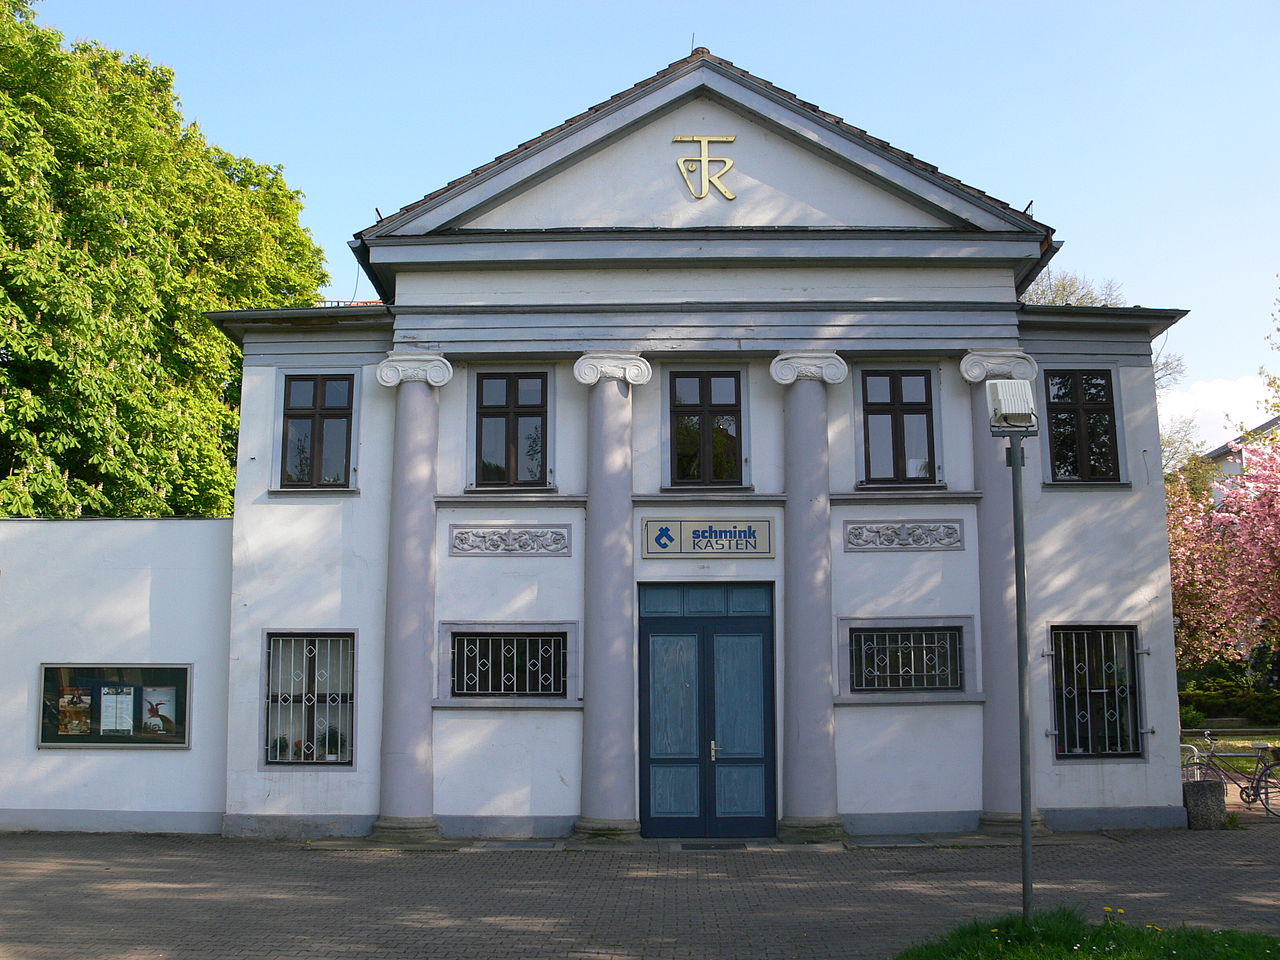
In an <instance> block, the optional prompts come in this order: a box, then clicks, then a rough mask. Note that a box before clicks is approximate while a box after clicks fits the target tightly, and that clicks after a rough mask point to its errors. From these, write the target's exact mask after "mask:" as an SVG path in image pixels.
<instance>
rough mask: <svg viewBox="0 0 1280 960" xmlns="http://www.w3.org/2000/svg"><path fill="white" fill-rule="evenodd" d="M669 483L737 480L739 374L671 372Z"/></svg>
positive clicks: (739, 469) (739, 480)
mask: <svg viewBox="0 0 1280 960" xmlns="http://www.w3.org/2000/svg"><path fill="white" fill-rule="evenodd" d="M670 383H671V395H670V396H671V403H670V407H671V483H672V484H673V485H676V486H685V485H689V486H713V485H715V484H726V485H727V484H740V483H742V378H741V376H740V375H739V374H737V373H733V372H722V373H673V374H671V381H670Z"/></svg>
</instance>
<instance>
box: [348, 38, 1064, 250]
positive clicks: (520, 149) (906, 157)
mask: <svg viewBox="0 0 1280 960" xmlns="http://www.w3.org/2000/svg"><path fill="white" fill-rule="evenodd" d="M700 60H705V61H707V62H708V63H713V64H715V65H716V66H719V67H722V68H724V69H725V70H727V71H729V72H730V73H733V74H736V75H737V76H739V77H742V78H743V79H744V80H748V81H750V82H751V83H754V84H757V85H758V86H761V87H764V88H765V89H766V90H769V91H770V92H772V93H774V94H776V95H778V96H780V97H783V98H784V99H786V100H788V101H790V102H791V104H792V105H794V106H796V107H799V108H801V109H803V110H807V111H808V112H810V113H812V114H813V115H814V116H816V117H818V118H820V119H822V120H825V121H827V122H828V123H832V124H834V125H836V126H837V127H839V128H840V129H841V130H844V131H845V132H847V133H852V134H854V135H856V136H858V137H861V138H863V139H864V140H866V141H867V142H868V143H870V144H872V145H873V146H875V147H877V148H879V149H881V150H883V151H885V152H886V153H889V154H891V155H892V156H894V157H896V158H898V159H899V160H901V161H903V162H904V163H905V164H907V165H908V166H910V167H914V168H915V169H916V170H919V171H921V172H923V173H926V174H928V175H930V176H933V177H935V178H937V179H939V180H942V181H943V182H945V183H948V184H950V185H951V186H953V187H957V188H959V189H960V190H962V191H964V192H965V193H968V194H970V195H971V196H973V197H975V198H977V199H979V200H981V201H983V202H985V203H989V204H992V205H993V206H996V207H998V208H999V209H1001V210H1003V211H1005V212H1006V213H1010V214H1013V215H1014V216H1015V217H1016V218H1017V219H1019V220H1021V221H1022V222H1023V223H1025V224H1027V226H1029V227H1031V228H1032V229H1035V230H1040V231H1044V232H1045V233H1051V232H1052V231H1051V230H1050V228H1049V227H1048V226H1046V225H1045V224H1043V223H1040V222H1038V221H1036V220H1033V219H1032V218H1031V217H1029V216H1027V215H1026V214H1025V213H1022V212H1021V211H1019V210H1015V209H1014V208H1013V207H1011V206H1009V205H1008V204H1007V203H1005V202H1004V201H1003V200H998V199H996V198H995V197H993V196H991V195H990V194H987V193H984V192H983V191H981V190H979V189H978V188H977V187H971V186H969V185H968V184H967V183H963V182H962V181H960V180H957V179H956V178H955V177H950V176H947V175H946V174H945V173H943V172H942V171H941V170H939V169H938V168H937V167H935V166H934V165H933V164H931V163H925V162H924V161H923V160H919V159H917V158H916V157H915V156H913V155H912V154H910V153H907V152H906V151H905V150H899V149H898V148H897V147H895V146H893V145H892V144H890V143H889V142H888V141H885V140H881V139H879V138H878V137H873V136H871V135H870V134H869V133H867V131H865V130H863V129H861V128H860V127H855V126H854V125H853V124H851V123H846V122H845V121H844V120H843V119H841V118H840V117H837V116H836V115H835V114H833V113H827V112H826V111H825V110H823V109H821V108H820V107H818V106H817V105H816V104H813V103H809V102H807V101H805V100H801V99H800V98H799V97H797V96H796V95H795V94H794V93H792V92H791V91H789V90H783V89H782V88H781V87H777V86H774V85H773V84H772V83H770V82H769V81H768V80H764V79H761V78H760V77H757V76H755V75H754V74H751V73H748V72H747V71H746V70H743V69H742V68H741V67H737V66H734V64H733V63H732V62H731V61H729V60H724V59H722V58H720V57H717V56H716V55H715V54H713V53H712V52H711V51H710V50H708V49H707V48H706V47H696V48H695V49H694V51H693V52H692V53H690V54H689V56H687V57H684V58H683V59H680V60H676V61H675V62H674V63H671V64H669V65H668V66H667V67H665V68H664V69H662V70H659V71H658V72H657V73H655V74H654V75H653V76H652V77H649V78H648V79H647V80H641V81H640V82H639V83H637V84H636V85H635V86H633V87H630V88H629V89H627V90H623V91H622V92H621V93H617V94H614V95H613V96H612V97H610V98H609V99H608V100H605V101H604V102H603V103H598V104H596V105H595V106H594V107H589V108H587V109H586V110H584V111H583V112H582V113H580V114H578V115H577V116H576V117H570V118H569V119H568V120H566V121H565V122H564V123H562V124H560V125H559V126H555V127H552V128H551V129H550V130H547V131H545V132H543V133H541V134H539V135H538V136H536V137H534V138H533V139H532V140H526V141H525V142H524V143H522V144H520V145H519V146H517V147H516V148H515V149H514V150H509V151H507V152H506V153H504V154H502V155H501V156H499V157H495V158H494V159H492V160H490V161H489V162H488V163H485V164H482V165H481V166H478V167H476V168H475V169H474V170H472V171H471V172H470V173H467V174H464V175H463V176H461V177H458V178H457V179H456V180H451V181H450V182H449V183H446V184H445V185H444V186H443V187H441V188H440V189H439V190H435V191H433V192H431V193H429V194H427V195H426V196H425V197H423V198H422V199H421V200H418V201H416V202H414V203H411V204H409V205H408V206H405V207H401V208H400V209H399V210H398V211H396V212H395V213H393V214H391V215H390V216H387V217H383V218H382V219H381V220H379V221H378V222H377V223H375V224H374V225H373V226H371V227H368V228H366V229H364V230H362V231H360V232H359V233H358V234H356V236H357V237H360V238H363V237H367V236H369V235H370V234H372V233H374V232H376V231H377V230H379V229H380V228H381V227H384V226H386V225H387V224H389V223H391V222H392V221H394V220H398V219H399V218H401V217H402V216H404V214H406V213H409V212H411V211H413V210H416V209H418V208H419V207H422V206H424V205H425V204H428V203H430V202H431V201H432V200H435V199H436V198H437V197H440V196H442V195H443V194H446V193H448V192H449V191H451V190H453V189H454V188H456V187H458V186H461V185H462V184H464V183H466V182H467V181H469V180H473V179H475V178H476V177H478V176H479V175H480V174H482V173H484V172H486V171H487V170H491V169H493V168H494V167H496V166H498V165H500V164H503V163H506V162H507V161H508V160H511V159H512V158H513V157H518V156H519V155H520V154H522V153H525V152H527V151H528V150H529V149H530V148H532V147H535V146H537V145H538V144H540V143H542V142H543V141H544V140H547V139H548V138H550V137H553V136H555V135H556V134H558V133H560V132H561V131H564V130H567V129H569V128H570V127H573V126H576V125H577V124H579V123H581V122H582V121H584V120H586V119H587V118H589V117H591V116H592V115H593V114H596V113H599V112H600V111H601V110H604V109H606V108H608V107H611V106H613V105H614V104H615V103H618V102H619V101H621V100H625V99H627V98H628V97H631V96H633V95H635V94H637V93H639V92H640V91H642V90H644V89H646V88H647V87H651V86H653V85H655V84H656V83H658V82H659V81H661V80H663V79H665V78H666V77H669V76H670V75H671V74H673V73H677V72H679V71H681V70H684V69H685V68H687V67H690V66H693V65H694V64H696V63H697V62H698V61H700Z"/></svg>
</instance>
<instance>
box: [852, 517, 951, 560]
mask: <svg viewBox="0 0 1280 960" xmlns="http://www.w3.org/2000/svg"><path fill="white" fill-rule="evenodd" d="M963 549H964V521H963V520H880V521H876V522H867V521H863V520H846V521H845V524H844V552H845V553H860V552H862V551H871V550H963Z"/></svg>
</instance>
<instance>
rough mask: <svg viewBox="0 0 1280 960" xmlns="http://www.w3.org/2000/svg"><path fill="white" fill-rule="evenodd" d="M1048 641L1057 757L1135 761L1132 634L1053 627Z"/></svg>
mask: <svg viewBox="0 0 1280 960" xmlns="http://www.w3.org/2000/svg"><path fill="white" fill-rule="evenodd" d="M1050 636H1051V638H1052V646H1053V712H1054V725H1055V728H1056V729H1055V734H1054V735H1055V741H1056V748H1057V755H1058V756H1059V757H1062V758H1064V759H1070V758H1073V757H1136V756H1141V754H1142V731H1141V730H1140V729H1139V727H1138V695H1139V691H1138V670H1137V662H1136V649H1135V648H1136V646H1137V635H1136V632H1135V631H1134V629H1133V628H1132V627H1054V628H1053V629H1052V630H1051V631H1050Z"/></svg>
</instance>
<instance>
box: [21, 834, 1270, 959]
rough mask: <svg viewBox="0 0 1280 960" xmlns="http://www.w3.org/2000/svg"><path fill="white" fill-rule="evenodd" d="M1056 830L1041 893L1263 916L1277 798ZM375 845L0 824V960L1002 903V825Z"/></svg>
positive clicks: (686, 933) (561, 948)
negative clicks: (1246, 814)
mask: <svg viewBox="0 0 1280 960" xmlns="http://www.w3.org/2000/svg"><path fill="white" fill-rule="evenodd" d="M1247 823H1248V829H1245V830H1229V831H1214V832H1187V831H1152V832H1136V831H1135V832H1108V833H1104V834H1058V835H1054V836H1052V837H1049V838H1046V839H1045V841H1044V842H1040V843H1037V844H1036V847H1035V871H1036V881H1037V882H1036V895H1037V906H1038V907H1046V908H1047V907H1050V906H1056V905H1059V904H1068V905H1073V906H1077V907H1079V908H1081V909H1082V910H1083V911H1084V912H1085V914H1086V915H1087V916H1088V917H1090V918H1093V919H1098V918H1101V916H1102V908H1103V907H1104V906H1110V907H1123V908H1124V909H1125V911H1126V917H1127V919H1128V922H1129V923H1131V924H1137V925H1142V924H1145V923H1156V924H1159V925H1160V926H1162V927H1169V926H1176V925H1177V924H1180V923H1184V922H1185V923H1188V924H1194V925H1204V926H1210V927H1212V926H1234V927H1239V928H1242V929H1247V930H1257V931H1262V932H1267V933H1272V934H1277V935H1280V869H1277V866H1276V864H1277V863H1280V819H1277V818H1274V817H1272V818H1270V819H1269V820H1261V819H1254V818H1252V817H1250V818H1249V820H1248V822H1247ZM979 842H985V841H982V840H981V839H980V838H975V839H968V838H966V839H958V838H945V839H936V840H933V841H929V842H925V843H921V842H920V841H919V840H913V841H909V842H908V841H904V843H906V844H907V845H893V846H865V845H855V844H852V843H851V844H849V845H848V846H843V845H839V844H831V845H822V846H819V847H812V848H810V847H800V848H796V847H788V846H784V845H781V844H759V845H755V844H749V845H747V849H745V850H699V851H690V850H684V849H681V847H680V845H679V844H674V843H649V844H644V845H640V846H637V847H635V848H617V847H603V848H590V849H583V848H581V847H578V848H574V847H573V846H572V845H568V848H567V849H555V848H547V847H545V846H542V845H534V844H507V845H504V844H499V843H492V842H491V843H488V844H476V845H472V846H462V847H461V848H456V849H450V848H448V847H446V848H443V849H440V850H436V851H428V850H422V849H418V850H409V849H404V850H392V849H386V848H375V847H371V846H362V845H360V844H351V843H345V844H332V845H327V844H324V843H312V844H303V843H286V842H271V841H259V840H224V839H220V838H216V837H190V836H139V835H129V834H71V833H61V834H54V833H43V834H42V833H32V834H3V835H0V960H55V958H56V960H67V958H74V960H158V958H177V960H206V958H208V960H223V958H226V960H230V958H285V957H289V958H371V960H372V958H379V960H382V958H392V960H395V958H409V957H414V958H418V957H430V958H432V960H452V958H494V960H506V958H575V960H577V958H582V960H606V958H622V960H638V958H644V960H658V958H673V960H693V958H717V960H750V958H769V960H791V958H836V957H839V958H875V960H883V958H886V957H889V956H892V955H893V953H895V952H896V951H898V950H901V949H903V948H905V947H907V946H909V945H910V944H911V943H913V942H916V941H918V940H922V939H925V938H928V937H930V936H933V935H935V934H939V933H942V932H944V931H946V930H947V929H949V928H950V927H952V926H954V925H955V924H957V923H959V922H962V921H965V920H968V919H971V918H990V917H994V916H997V915H1000V914H1005V913H1012V912H1017V911H1018V909H1019V907H1020V887H1019V883H1020V880H1019V865H1020V861H1019V849H1018V847H1017V845H1016V842H1015V843H1013V844H1007V843H1002V844H1001V845H994V846H987V845H984V846H969V845H965V844H967V843H979Z"/></svg>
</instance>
